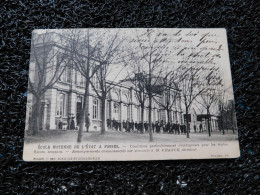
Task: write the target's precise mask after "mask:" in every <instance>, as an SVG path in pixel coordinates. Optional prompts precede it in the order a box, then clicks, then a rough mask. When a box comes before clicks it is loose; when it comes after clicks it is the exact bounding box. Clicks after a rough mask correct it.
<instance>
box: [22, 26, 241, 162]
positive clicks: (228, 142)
mask: <svg viewBox="0 0 260 195" xmlns="http://www.w3.org/2000/svg"><path fill="white" fill-rule="evenodd" d="M239 156H240V150H239V142H238V130H237V124H236V114H235V106H234V96H233V88H232V79H231V71H230V62H229V54H228V44H227V35H226V30H225V29H222V28H215V29H196V28H195V29H187V28H183V29H181V28H176V29H175V28H124V29H116V28H90V29H59V30H50V29H49V30H34V31H33V33H32V40H31V56H30V69H29V78H28V94H27V113H26V127H25V141H24V151H23V159H24V160H25V161H133V160H174V159H215V158H237V157H239Z"/></svg>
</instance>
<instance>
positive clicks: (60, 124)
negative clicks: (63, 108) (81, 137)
mask: <svg viewBox="0 0 260 195" xmlns="http://www.w3.org/2000/svg"><path fill="white" fill-rule="evenodd" d="M62 126H63V122H62V118H61V117H60V119H59V123H58V128H59V129H62Z"/></svg>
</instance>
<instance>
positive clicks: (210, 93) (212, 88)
mask: <svg viewBox="0 0 260 195" xmlns="http://www.w3.org/2000/svg"><path fill="white" fill-rule="evenodd" d="M205 82H206V83H205V85H200V86H199V87H200V88H202V90H203V92H202V93H201V94H200V95H199V97H200V99H198V100H197V102H198V103H199V104H201V105H202V106H203V107H204V108H205V109H206V111H207V119H208V122H207V126H208V133H209V136H211V131H212V130H211V114H210V109H211V107H212V105H213V104H215V103H217V101H218V96H217V92H218V90H219V88H222V87H223V84H222V79H221V78H220V76H219V74H218V71H210V73H209V74H208V75H207V76H206V77H205Z"/></svg>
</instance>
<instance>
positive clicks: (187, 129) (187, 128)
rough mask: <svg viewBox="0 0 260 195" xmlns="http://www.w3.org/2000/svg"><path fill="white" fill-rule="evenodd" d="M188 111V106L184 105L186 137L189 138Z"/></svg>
mask: <svg viewBox="0 0 260 195" xmlns="http://www.w3.org/2000/svg"><path fill="white" fill-rule="evenodd" d="M188 113H189V109H188V107H187V106H186V131H187V138H190V132H189V131H190V130H189V121H188Z"/></svg>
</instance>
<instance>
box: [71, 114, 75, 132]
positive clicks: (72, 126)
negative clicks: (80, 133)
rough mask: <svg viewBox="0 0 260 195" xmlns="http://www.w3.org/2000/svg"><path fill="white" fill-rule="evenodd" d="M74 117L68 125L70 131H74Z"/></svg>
mask: <svg viewBox="0 0 260 195" xmlns="http://www.w3.org/2000/svg"><path fill="white" fill-rule="evenodd" d="M74 118H75V117H72V120H71V124H70V129H71V130H75V120H74Z"/></svg>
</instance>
